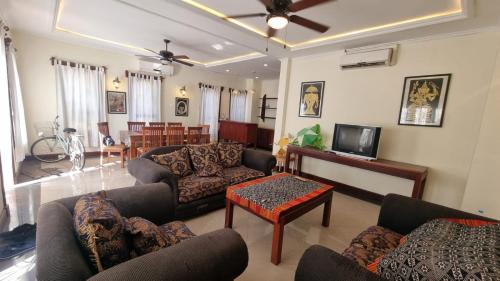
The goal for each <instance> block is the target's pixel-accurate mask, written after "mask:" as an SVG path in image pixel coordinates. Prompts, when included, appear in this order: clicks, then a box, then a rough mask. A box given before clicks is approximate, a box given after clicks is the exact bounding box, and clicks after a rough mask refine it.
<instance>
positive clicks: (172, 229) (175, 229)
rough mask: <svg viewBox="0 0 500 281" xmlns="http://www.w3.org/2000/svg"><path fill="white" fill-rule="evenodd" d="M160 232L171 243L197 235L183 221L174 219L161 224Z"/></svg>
mask: <svg viewBox="0 0 500 281" xmlns="http://www.w3.org/2000/svg"><path fill="white" fill-rule="evenodd" d="M159 229H160V232H161V233H162V234H163V236H164V237H166V238H167V240H168V241H169V243H170V244H171V245H175V244H177V243H180V242H182V241H184V240H187V239H189V238H193V237H195V236H196V235H195V234H194V233H193V232H191V230H190V229H189V228H188V227H187V225H186V224H185V223H183V222H181V221H173V222H169V223H166V224H164V225H161V226H159Z"/></svg>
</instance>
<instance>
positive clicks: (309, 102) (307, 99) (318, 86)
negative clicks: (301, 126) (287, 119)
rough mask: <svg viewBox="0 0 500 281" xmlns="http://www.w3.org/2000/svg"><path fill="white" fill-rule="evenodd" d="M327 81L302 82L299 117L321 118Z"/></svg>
mask: <svg viewBox="0 0 500 281" xmlns="http://www.w3.org/2000/svg"><path fill="white" fill-rule="evenodd" d="M324 90H325V81H313V82H302V85H301V87H300V104H299V117H313V118H321V109H322V107H323V92H324Z"/></svg>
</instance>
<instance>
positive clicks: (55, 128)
mask: <svg viewBox="0 0 500 281" xmlns="http://www.w3.org/2000/svg"><path fill="white" fill-rule="evenodd" d="M58 119H59V116H56V118H55V119H54V121H53V122H52V127H51V131H52V132H51V134H53V135H51V136H44V135H45V134H44V132H42V131H41V130H39V131H38V132H37V133H38V136H39V137H40V138H39V139H38V140H36V141H35V142H34V143H33V145H31V155H32V156H33V157H35V158H36V159H37V160H39V161H42V162H45V163H55V162H59V161H62V160H64V159H66V158H67V157H68V156H69V159H70V161H71V162H72V163H73V169H75V170H78V171H80V170H82V169H83V167H84V166H85V147H84V146H83V144H82V142H81V141H80V137H81V135H77V134H75V133H76V130H75V129H73V128H64V130H63V132H60V131H59V122H58Z"/></svg>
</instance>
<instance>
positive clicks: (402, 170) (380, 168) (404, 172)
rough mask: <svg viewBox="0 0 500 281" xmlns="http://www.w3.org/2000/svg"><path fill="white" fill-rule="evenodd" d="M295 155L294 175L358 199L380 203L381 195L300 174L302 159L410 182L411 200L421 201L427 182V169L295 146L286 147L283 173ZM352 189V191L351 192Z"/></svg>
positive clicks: (287, 170) (288, 167)
mask: <svg viewBox="0 0 500 281" xmlns="http://www.w3.org/2000/svg"><path fill="white" fill-rule="evenodd" d="M292 154H294V155H295V159H296V160H295V161H296V162H295V163H294V165H296V169H294V173H293V174H295V175H299V176H302V177H305V178H311V179H314V180H318V181H324V182H327V183H328V184H333V185H334V186H335V187H336V189H337V187H341V188H339V190H340V189H344V190H347V189H350V192H347V191H346V192H345V193H350V194H358V195H359V197H369V200H370V201H381V199H383V195H380V194H376V193H373V192H370V191H365V190H362V189H360V188H356V187H351V186H347V185H344V184H341V183H337V182H334V181H331V180H327V179H324V178H320V177H317V176H315V175H310V174H305V173H302V171H301V169H302V157H303V156H306V157H311V158H316V159H321V160H324V161H329V162H333V163H337V164H341V165H347V166H351V167H356V168H359V169H364V170H369V171H373V172H377V173H381V174H386V175H391V176H395V177H399V178H404V179H409V180H412V181H413V182H414V183H413V191H412V196H411V197H412V198H417V199H422V195H423V193H424V187H425V182H426V180H427V173H428V168H427V167H423V166H418V165H413V164H409V163H403V162H396V161H390V160H385V159H377V160H373V161H366V160H363V159H357V158H354V157H346V156H340V155H338V154H335V153H333V152H330V151H329V152H326V151H322V150H319V149H313V148H307V147H299V146H295V145H288V147H287V151H286V160H285V172H290V155H292ZM353 189H354V190H353Z"/></svg>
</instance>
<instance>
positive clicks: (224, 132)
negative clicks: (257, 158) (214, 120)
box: [219, 120, 257, 146]
mask: <svg viewBox="0 0 500 281" xmlns="http://www.w3.org/2000/svg"><path fill="white" fill-rule="evenodd" d="M223 140H226V141H234V142H240V143H243V144H245V145H247V146H248V145H250V144H252V145H254V146H257V124H255V123H245V122H236V121H230V120H219V141H223Z"/></svg>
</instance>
